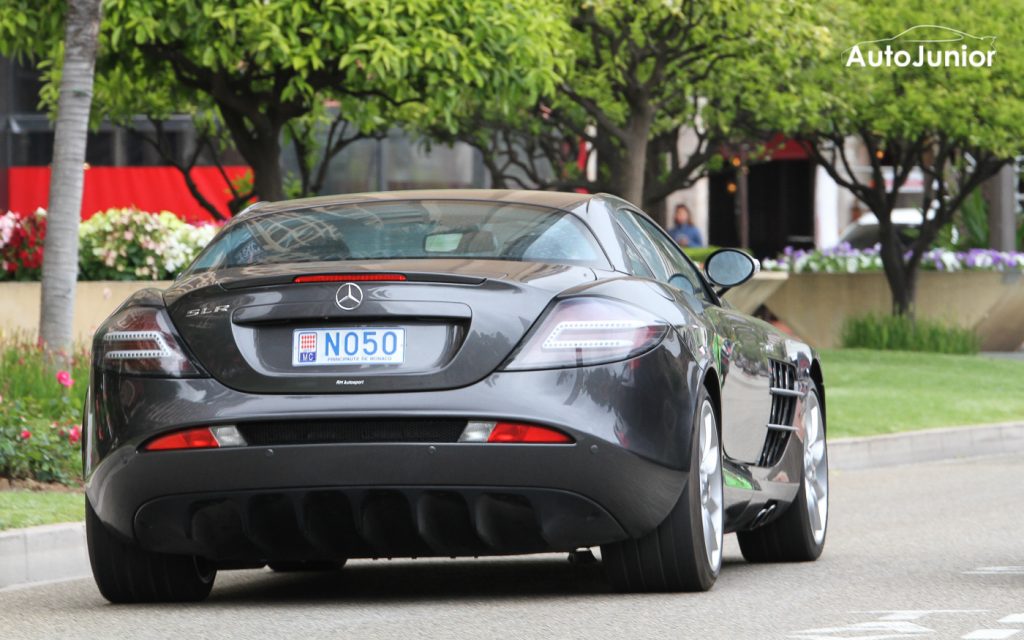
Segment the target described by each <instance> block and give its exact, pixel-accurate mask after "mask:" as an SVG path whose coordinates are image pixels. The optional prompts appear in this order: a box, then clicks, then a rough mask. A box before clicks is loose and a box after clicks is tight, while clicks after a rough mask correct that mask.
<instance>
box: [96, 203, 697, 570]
mask: <svg viewBox="0 0 1024 640" xmlns="http://www.w3.org/2000/svg"><path fill="white" fill-rule="evenodd" d="M581 207H582V208H581V209H580V210H579V211H577V212H576V213H571V212H566V211H561V210H557V209H553V208H544V207H538V206H533V205H530V206H527V205H522V204H515V203H513V204H510V203H495V202H466V201H445V200H415V201H411V200H400V201H394V202H384V203H380V202H376V203H366V202H362V203H355V204H345V205H322V206H319V207H315V208H307V209H302V210H296V211H284V212H282V213H275V214H268V215H266V216H262V217H261V216H260V214H258V213H257V214H253V216H252V217H251V218H249V219H248V220H247V219H246V218H245V217H243V218H241V219H239V220H238V221H236V222H234V223H232V224H231V225H230V226H229V227H228V228H227V229H226V230H225V231H224V232H222V234H221V235H220V236H219V237H218V239H217V240H216V241H215V242H214V243H213V244H212V245H211V247H210V248H209V249H208V250H207V251H206V252H205V253H204V254H203V255H202V256H200V257H199V258H198V260H197V261H196V263H195V264H194V265H193V267H192V268H191V269H190V271H189V272H188V273H186V274H185V276H184V277H183V278H181V279H180V280H179V281H178V282H177V283H176V284H175V285H174V286H173V287H172V288H171V289H170V290H168V291H166V292H158V291H155V290H149V291H145V292H142V293H140V294H138V295H137V296H135V297H134V298H133V299H131V300H129V301H128V302H127V303H126V304H125V305H124V306H123V307H122V308H121V309H120V310H119V311H118V312H116V313H115V314H114V315H113V316H112V317H111V318H110V319H109V320H108V321H107V322H106V323H105V324H104V326H103V327H101V328H100V330H99V331H98V332H97V335H96V339H95V342H94V370H93V376H92V384H91V388H90V395H89V401H88V416H87V421H86V423H87V427H88V428H87V434H86V453H85V455H86V471H87V475H88V490H87V493H88V499H89V501H90V503H91V505H92V508H93V509H94V510H95V512H96V514H97V516H98V518H99V519H100V520H101V521H102V522H103V523H104V525H105V526H107V527H109V528H110V529H111V530H112V531H114V532H116V533H117V534H118V535H119V536H121V537H123V538H124V539H126V540H131V541H133V542H134V543H135V544H138V545H140V546H141V547H142V548H144V549H146V550H149V551H152V552H159V553H165V554H175V555H188V556H199V557H203V558H206V559H209V560H212V561H214V562H216V563H217V564H218V565H220V566H248V565H253V564H262V563H264V562H267V561H280V560H323V559H342V558H353V557H390V556H427V555H442V556H457V555H490V554H505V553H529V552H538V551H548V550H571V549H574V548H577V547H579V546H590V545H594V544H601V543H605V542H610V541H614V540H620V539H624V538H626V537H628V536H635V535H637V534H638V533H641V532H643V531H646V530H650V529H651V528H653V527H654V526H655V525H656V524H657V523H658V522H660V521H661V519H662V518H663V517H664V515H665V513H667V512H668V511H669V509H670V508H671V506H672V505H673V504H674V503H675V501H676V499H677V498H678V496H679V494H680V492H681V490H682V487H683V484H684V477H685V475H684V473H683V471H684V467H685V466H686V465H685V464H684V463H683V462H681V460H686V459H688V456H687V455H686V453H687V448H686V446H685V445H681V444H680V440H683V439H684V437H685V436H681V435H680V433H678V431H685V429H678V430H677V429H674V428H673V425H677V424H683V423H688V421H689V416H690V415H692V414H691V412H690V408H689V407H688V405H687V401H688V398H687V397H686V394H680V393H679V389H680V388H686V387H687V384H688V383H689V382H692V380H688V379H687V377H692V376H695V375H699V372H698V371H697V370H696V368H695V367H693V366H686V365H685V364H683V363H685V362H686V358H685V349H686V347H685V346H684V345H682V344H681V343H680V340H679V337H678V335H677V334H676V333H675V331H673V330H672V329H671V327H669V326H668V325H666V324H665V322H664V321H663V320H662V319H660V318H658V317H655V316H653V315H651V314H650V313H648V312H645V311H643V310H641V308H640V307H638V306H633V305H631V304H630V303H629V302H628V301H623V300H616V299H615V298H614V297H613V296H606V295H600V293H599V292H600V290H601V284H602V282H604V281H609V280H612V279H614V277H615V274H613V273H612V271H611V269H610V266H609V264H608V262H607V259H606V258H605V257H604V255H603V252H602V251H601V247H600V244H599V243H598V242H597V240H596V239H595V238H594V237H593V235H592V234H591V232H590V231H589V229H588V226H587V223H586V221H585V218H586V206H585V204H584V205H581ZM595 292H598V293H597V294H595ZM667 398H668V400H667ZM685 439H686V440H687V441H688V438H685Z"/></svg>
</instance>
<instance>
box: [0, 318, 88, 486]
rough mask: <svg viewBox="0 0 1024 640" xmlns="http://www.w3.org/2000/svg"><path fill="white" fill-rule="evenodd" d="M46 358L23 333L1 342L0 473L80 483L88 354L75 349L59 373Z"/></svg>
mask: <svg viewBox="0 0 1024 640" xmlns="http://www.w3.org/2000/svg"><path fill="white" fill-rule="evenodd" d="M45 358H46V356H45V354H44V353H43V351H42V350H41V349H40V348H39V347H38V346H37V345H35V344H34V343H32V342H30V341H28V340H27V339H25V338H24V337H14V338H10V337H8V338H6V339H4V340H3V341H2V342H0V477H5V478H11V479H33V480H38V481H40V482H61V483H65V484H76V483H78V482H80V480H81V475H82V465H81V437H82V429H81V411H82V405H83V403H84V395H85V387H86V381H87V380H88V377H89V355H88V353H87V352H86V350H85V349H84V348H82V349H80V350H77V351H76V352H75V353H74V354H72V357H71V363H72V366H71V370H70V371H59V372H57V374H56V375H54V374H53V373H52V371H51V370H50V368H49V366H48V364H47V363H46V360H45Z"/></svg>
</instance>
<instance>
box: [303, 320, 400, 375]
mask: <svg viewBox="0 0 1024 640" xmlns="http://www.w3.org/2000/svg"><path fill="white" fill-rule="evenodd" d="M403 362H405V329H395V328H390V327H384V328H381V327H377V328H373V329H370V328H359V329H296V330H295V331H294V332H293V334H292V366H294V367H317V366H337V365H346V364H402V363H403Z"/></svg>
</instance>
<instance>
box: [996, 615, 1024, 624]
mask: <svg viewBox="0 0 1024 640" xmlns="http://www.w3.org/2000/svg"><path fill="white" fill-rule="evenodd" d="M999 622H1002V623H1003V624H1024V613H1011V614H1010V615H1008V616H1006V617H1005V618H1002V619H1001V620H1000V621H999Z"/></svg>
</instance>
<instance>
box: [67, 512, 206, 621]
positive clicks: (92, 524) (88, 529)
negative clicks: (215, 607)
mask: <svg viewBox="0 0 1024 640" xmlns="http://www.w3.org/2000/svg"><path fill="white" fill-rule="evenodd" d="M85 535H86V541H87V542H88V546H89V564H91V565H92V575H93V578H94V579H95V580H96V586H97V587H99V590H100V593H101V594H103V597H104V598H106V599H107V600H109V601H110V602H113V603H115V604H127V603H135V602H198V601H200V600H205V599H206V597H207V596H208V595H210V590H211V589H212V588H213V581H214V578H216V576H217V570H216V569H214V568H213V567H210V566H208V565H207V563H206V562H205V561H203V560H202V559H200V558H194V557H192V556H176V555H168V554H164V553H153V552H150V551H145V550H143V549H141V548H139V547H138V546H137V545H134V544H131V543H130V542H126V541H123V540H122V539H121V538H119V537H117V536H115V535H114V534H113V533H111V532H110V530H109V529H107V527H106V525H104V524H103V523H102V522H101V521H100V519H99V517H98V516H97V515H96V512H95V511H93V508H92V505H91V504H89V499H88V498H86V500H85Z"/></svg>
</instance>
